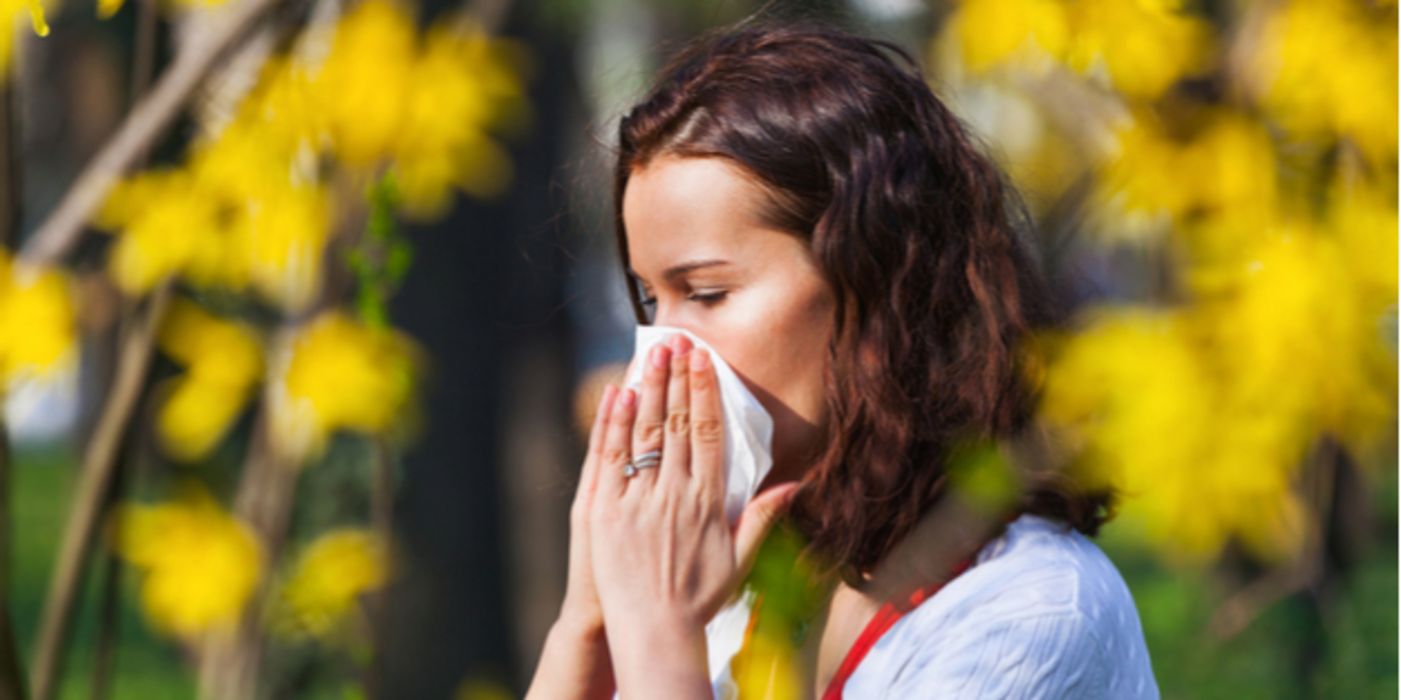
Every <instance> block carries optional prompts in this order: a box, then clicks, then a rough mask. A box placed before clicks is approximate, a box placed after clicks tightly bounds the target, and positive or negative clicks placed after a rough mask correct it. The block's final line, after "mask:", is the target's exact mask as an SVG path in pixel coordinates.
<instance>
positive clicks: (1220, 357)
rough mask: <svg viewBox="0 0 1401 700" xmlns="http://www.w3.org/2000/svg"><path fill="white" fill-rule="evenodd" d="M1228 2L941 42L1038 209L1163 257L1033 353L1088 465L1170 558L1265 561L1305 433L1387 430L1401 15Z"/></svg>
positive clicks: (1112, 7)
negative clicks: (1236, 554)
mask: <svg viewBox="0 0 1401 700" xmlns="http://www.w3.org/2000/svg"><path fill="white" fill-rule="evenodd" d="M1220 9H1221V12H1220V13H1216V14H1214V15H1212V16H1208V15H1206V14H1204V13H1201V12H1198V11H1196V10H1195V9H1194V7H1193V6H1192V5H1191V4H1188V3H1180V2H1157V1H1152V2H1150V1H1148V0H1107V1H1106V2H1096V3H1084V2H1072V1H1070V0H962V2H960V3H959V5H958V7H957V9H956V10H955V12H954V14H953V15H952V16H951V18H950V20H949V22H948V24H947V25H946V30H945V31H944V32H943V33H942V34H941V35H940V37H939V38H938V39H936V41H935V43H934V45H933V49H934V50H935V52H936V54H935V55H937V56H939V57H940V58H941V59H942V60H943V61H944V62H946V63H947V64H948V65H949V66H950V69H949V71H948V72H949V73H950V74H951V75H953V76H955V77H960V76H963V77H967V76H975V77H976V78H977V80H976V81H970V82H966V83H960V84H959V88H960V89H959V90H958V91H957V94H956V99H958V100H961V101H962V102H963V104H965V105H966V106H967V107H968V108H969V109H970V110H972V111H973V112H975V115H974V119H973V121H975V122H980V121H981V123H983V124H985V125H986V127H987V131H988V135H989V136H990V137H991V138H992V140H994V141H996V142H998V143H999V144H1001V145H1005V146H1006V147H1007V148H1006V155H1007V157H1008V159H1009V160H1010V161H1011V162H1012V163H1013V166H1012V167H1010V168H1009V169H1010V170H1011V171H1012V172H1013V175H1014V176H1016V177H1018V178H1019V184H1021V185H1023V187H1024V188H1025V189H1026V190H1027V191H1028V192H1029V195H1030V196H1029V199H1030V200H1031V203H1032V204H1033V205H1034V206H1035V207H1037V209H1038V211H1039V213H1041V214H1042V215H1043V216H1051V215H1052V214H1051V212H1054V211H1062V212H1063V211H1066V210H1070V209H1074V208H1075V207H1080V208H1081V209H1083V210H1084V211H1085V214H1086V216H1084V217H1083V220H1084V221H1085V222H1086V223H1088V224H1089V226H1088V227H1087V228H1088V229H1089V232H1090V233H1091V234H1094V235H1093V237H1092V238H1088V239H1087V241H1088V242H1091V243H1095V244H1098V245H1099V246H1102V247H1104V248H1106V249H1107V250H1109V251H1110V252H1111V253H1112V252H1115V251H1123V253H1124V254H1131V255H1133V256H1135V259H1138V260H1144V261H1152V266H1151V267H1150V266H1145V267H1144V269H1143V273H1144V274H1143V275H1142V276H1140V277H1137V278H1133V279H1124V280H1116V279H1113V278H1106V279H1104V280H1102V282H1101V283H1102V284H1104V286H1106V287H1108V288H1109V291H1110V298H1109V299H1106V300H1104V301H1103V302H1101V303H1099V304H1097V305H1096V306H1094V307H1092V308H1090V309H1088V310H1087V311H1086V313H1084V314H1083V315H1082V316H1081V317H1080V318H1079V319H1077V323H1076V324H1075V326H1074V327H1073V328H1072V329H1071V330H1070V331H1068V332H1066V333H1061V334H1057V335H1053V336H1052V335H1048V336H1045V337H1042V338H1039V339H1038V342H1037V343H1036V344H1035V345H1034V347H1032V348H1029V350H1031V351H1033V352H1035V353H1038V360H1037V361H1035V362H1032V363H1029V366H1036V367H1040V368H1041V369H1040V371H1041V372H1043V374H1041V375H1040V376H1039V377H1038V380H1044V388H1045V391H1044V394H1043V397H1044V403H1043V405H1042V409H1043V411H1042V413H1043V417H1044V418H1046V419H1047V420H1048V422H1049V423H1050V424H1052V425H1054V426H1055V427H1056V428H1057V429H1058V432H1059V433H1061V434H1063V437H1064V438H1065V439H1066V440H1067V441H1069V442H1070V443H1071V444H1072V445H1073V446H1074V447H1075V450H1074V455H1075V464H1074V467H1075V469H1076V470H1077V473H1078V474H1079V475H1080V476H1081V478H1083V479H1085V480H1087V481H1090V482H1094V483H1108V484H1112V485H1114V486H1116V487H1118V488H1119V489H1120V490H1121V492H1122V493H1123V494H1124V496H1125V499H1126V500H1125V502H1124V505H1123V508H1122V509H1121V511H1120V512H1121V519H1123V520H1124V521H1126V522H1128V523H1132V527H1131V528H1130V529H1131V530H1133V531H1136V532H1141V533H1143V534H1144V535H1145V536H1146V537H1147V538H1148V539H1149V540H1150V541H1152V542H1154V543H1156V544H1157V545H1159V546H1160V548H1161V550H1162V551H1164V552H1166V553H1168V554H1170V555H1171V556H1173V557H1175V558H1177V559H1179V560H1188V561H1209V560H1210V559H1212V558H1213V557H1215V555H1216V554H1217V553H1219V552H1220V551H1221V550H1222V548H1223V546H1224V545H1225V544H1226V543H1227V542H1228V541H1230V540H1232V539H1236V540H1239V541H1240V542H1242V543H1243V544H1244V545H1246V546H1247V547H1248V548H1249V549H1250V551H1252V552H1253V553H1255V554H1256V555H1257V556H1258V557H1260V558H1261V559H1262V560H1275V561H1277V560H1281V559H1284V558H1288V557H1290V556H1291V555H1294V554H1297V553H1298V551H1299V548H1300V546H1301V545H1302V544H1303V542H1304V541H1305V538H1306V533H1307V532H1308V531H1309V529H1310V528H1312V527H1314V524H1313V523H1311V522H1310V518H1311V514H1310V511H1309V510H1308V507H1307V504H1306V503H1305V501H1304V500H1303V499H1302V498H1301V492H1300V489H1299V486H1298V479H1299V474H1300V468H1301V467H1302V465H1303V464H1304V463H1305V461H1306V459H1307V457H1308V455H1309V452H1310V450H1311V449H1312V448H1313V446H1314V445H1315V444H1316V443H1317V441H1318V440H1319V439H1320V438H1321V437H1323V436H1328V437H1331V438H1333V439H1336V440H1338V441H1339V442H1341V443H1342V444H1344V445H1345V446H1346V447H1347V448H1348V449H1349V451H1350V452H1351V453H1352V454H1353V455H1354V457H1356V458H1358V459H1360V460H1363V461H1364V462H1365V461H1366V459H1367V458H1368V457H1369V456H1370V455H1374V454H1376V452H1377V450H1378V448H1379V447H1380V446H1381V445H1384V444H1385V441H1386V440H1387V439H1388V438H1389V437H1390V436H1391V435H1394V426H1395V419H1396V398H1397V397H1396V391H1395V385H1396V355H1395V353H1396V345H1395V340H1394V333H1395V330H1394V323H1395V321H1394V319H1395V314H1396V294H1397V286H1396V284H1397V281H1396V266H1395V261H1396V255H1397V236H1396V227H1397V204H1396V198H1397V182H1396V177H1395V167H1396V162H1397V137H1396V119H1397V64H1396V46H1397V44H1396V30H1395V25H1396V7H1395V5H1394V3H1385V2H1370V1H1367V0H1288V1H1286V2H1279V3H1260V2H1239V3H1228V4H1227V5H1225V6H1222V7H1221V8H1220ZM1082 77H1083V78H1087V79H1083V80H1082V79H1081V78H1082ZM1208 86H1209V87H1208ZM979 110H982V111H981V112H979ZM979 114H983V115H989V116H990V117H991V118H989V119H987V120H979V119H978V118H977V117H978V115H979ZM1080 183H1088V184H1087V186H1077V185H1078V184H1080ZM1116 287H1117V288H1116ZM1388 336H1390V337H1388Z"/></svg>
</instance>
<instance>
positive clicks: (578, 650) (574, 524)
mask: <svg viewBox="0 0 1401 700" xmlns="http://www.w3.org/2000/svg"><path fill="white" fill-rule="evenodd" d="M617 394H618V392H617V389H616V388H615V387H614V386H613V385H611V384H609V385H608V386H606V387H604V390H603V395H602V396H601V397H600V398H599V402H598V410H597V411H595V412H594V420H593V427H592V428H591V429H590V431H589V446H588V452H587V454H586V455H585V457H584V465H583V468H582V469H580V471H579V486H578V488H577V490H575V492H574V503H573V504H572V505H571V506H570V509H569V576H568V580H567V582H566V584H565V590H564V603H563V605H561V606H560V613H559V619H557V620H555V624H554V626H553V627H551V628H550V633H549V636H548V637H547V638H546V640H545V649H544V650H543V652H542V653H541V655H540V664H539V666H538V667H537V668H536V672H535V678H534V679H533V680H532V682H531V686H530V690H529V692H528V693H527V697H530V698H543V697H549V698H559V697H582V698H603V697H608V696H609V695H610V694H611V693H612V691H613V671H612V666H611V662H610V660H609V654H608V642H607V639H606V637H605V636H604V631H603V608H602V607H601V606H600V605H599V602H598V592H597V589H596V588H595V586H594V577H593V560H592V557H591V556H590V555H589V540H590V537H589V512H590V510H591V509H592V504H593V493H594V490H595V488H596V486H597V483H598V472H599V462H600V461H601V459H602V454H603V438H604V431H605V429H606V428H607V426H608V417H609V412H610V411H611V410H612V409H613V408H614V406H615V404H616V403H617V402H616V401H615V399H616V398H617Z"/></svg>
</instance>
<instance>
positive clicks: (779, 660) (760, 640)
mask: <svg viewBox="0 0 1401 700" xmlns="http://www.w3.org/2000/svg"><path fill="white" fill-rule="evenodd" d="M744 652H745V653H743V654H739V655H737V656H736V657H735V659H734V661H733V662H732V668H731V670H732V673H733V674H734V679H735V685H736V686H738V688H739V696H738V697H740V698H744V699H745V700H749V698H763V699H765V700H797V698H798V697H799V696H800V695H801V693H802V689H803V678H802V675H801V668H800V667H799V664H798V658H797V653H796V650H795V649H794V648H793V645H792V644H790V643H788V641H787V640H786V639H783V637H782V635H781V634H778V633H776V632H775V631H773V630H770V629H768V628H766V627H763V626H760V627H757V628H756V629H755V630H754V634H753V636H752V637H750V639H749V645H748V647H746V648H745V650H744Z"/></svg>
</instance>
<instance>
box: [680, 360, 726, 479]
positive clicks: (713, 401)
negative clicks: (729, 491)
mask: <svg viewBox="0 0 1401 700" xmlns="http://www.w3.org/2000/svg"><path fill="white" fill-rule="evenodd" d="M684 375H685V376H686V377H687V378H688V380H689V389H690V394H691V401H690V404H691V412H692V418H691V460H692V463H693V464H694V465H696V467H697V468H696V470H695V471H696V473H695V474H694V477H695V479H696V482H697V486H698V487H699V489H700V491H701V493H702V494H703V495H704V496H705V497H707V498H723V497H724V493H725V422H724V414H723V413H722V412H721V406H720V386H719V383H718V380H717V379H716V378H715V366H714V365H713V364H711V362H710V355H709V353H707V352H706V351H705V350H701V349H698V350H696V351H694V352H692V353H691V361H690V365H689V371H688V372H685V373H684Z"/></svg>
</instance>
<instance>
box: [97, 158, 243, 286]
mask: <svg viewBox="0 0 1401 700" xmlns="http://www.w3.org/2000/svg"><path fill="white" fill-rule="evenodd" d="M96 223H97V225H98V226H100V227H103V228H106V229H109V230H113V229H121V235H120V237H119V238H118V239H117V242H116V244H115V245H114V246H113V249H112V252H111V255H110V257H109V258H108V269H109V270H110V271H111V273H112V279H113V281H115V282H116V283H117V286H118V287H119V288H121V290H122V291H124V292H126V293H128V294H144V293H146V292H148V291H150V290H151V289H152V288H154V287H155V286H156V285H157V284H159V283H160V282H161V281H162V280H164V279H166V278H167V277H170V276H172V275H176V274H179V273H180V272H182V271H183V270H184V269H185V267H186V266H187V265H188V264H189V263H190V261H191V260H193V259H195V258H196V257H197V256H198V255H199V254H200V247H201V246H203V245H207V244H209V243H210V242H211V241H212V240H214V237H215V236H216V235H217V233H218V231H219V228H220V218H219V202H218V201H217V200H215V199H214V198H213V197H212V196H211V195H210V193H209V192H207V191H205V190H204V189H202V188H200V187H199V186H198V183H197V182H196V181H195V180H194V178H192V177H190V175H189V174H188V173H187V172H184V171H179V170H173V171H153V172H151V173H144V174H141V175H137V176H135V177H134V178H132V179H130V180H127V181H126V182H124V183H121V184H119V185H118V186H117V187H116V188H114V189H113V191H112V192H111V194H110V195H109V196H108V199H107V202H106V204H105V205H104V208H103V210H102V212H100V213H99V215H98V217H97V221H96Z"/></svg>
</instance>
